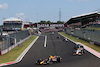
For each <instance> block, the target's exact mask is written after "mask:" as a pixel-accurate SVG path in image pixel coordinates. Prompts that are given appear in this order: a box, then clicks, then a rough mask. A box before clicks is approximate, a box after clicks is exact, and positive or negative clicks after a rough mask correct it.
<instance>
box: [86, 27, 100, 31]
mask: <svg viewBox="0 0 100 67" xmlns="http://www.w3.org/2000/svg"><path fill="white" fill-rule="evenodd" d="M85 29H90V30H100V28H96V27H88V28H85Z"/></svg>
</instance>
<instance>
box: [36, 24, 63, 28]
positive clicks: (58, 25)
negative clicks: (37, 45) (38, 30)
mask: <svg viewBox="0 0 100 67" xmlns="http://www.w3.org/2000/svg"><path fill="white" fill-rule="evenodd" d="M37 27H64V24H37Z"/></svg>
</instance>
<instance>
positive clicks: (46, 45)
mask: <svg viewBox="0 0 100 67" xmlns="http://www.w3.org/2000/svg"><path fill="white" fill-rule="evenodd" d="M46 44H47V36H45V42H44V47H46V46H47V45H46Z"/></svg>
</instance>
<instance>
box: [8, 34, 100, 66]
mask: <svg viewBox="0 0 100 67" xmlns="http://www.w3.org/2000/svg"><path fill="white" fill-rule="evenodd" d="M41 35H47V47H46V48H44V47H43V46H44V36H40V37H39V39H38V40H37V41H36V43H35V44H34V45H33V46H32V48H31V49H30V50H29V52H28V53H27V54H26V55H25V56H24V58H23V59H22V61H21V62H19V63H17V64H13V65H10V66H6V67H100V59H98V58H97V57H95V56H94V55H92V54H90V53H89V52H87V51H86V53H85V54H84V55H82V56H73V55H72V52H73V50H74V43H72V42H71V41H68V42H66V41H63V37H61V38H57V36H60V35H59V34H58V33H55V34H54V35H50V33H42V34H41ZM49 55H59V56H61V57H62V58H63V61H62V63H54V64H50V65H36V64H35V62H36V61H37V60H38V59H40V58H41V59H45V58H48V57H49Z"/></svg>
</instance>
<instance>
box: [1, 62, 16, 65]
mask: <svg viewBox="0 0 100 67" xmlns="http://www.w3.org/2000/svg"><path fill="white" fill-rule="evenodd" d="M14 63H17V61H13V62H8V63H2V64H0V66H5V65H10V64H14Z"/></svg>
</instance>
